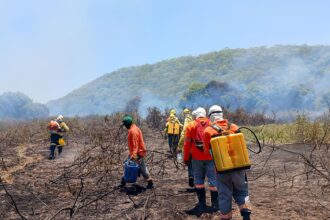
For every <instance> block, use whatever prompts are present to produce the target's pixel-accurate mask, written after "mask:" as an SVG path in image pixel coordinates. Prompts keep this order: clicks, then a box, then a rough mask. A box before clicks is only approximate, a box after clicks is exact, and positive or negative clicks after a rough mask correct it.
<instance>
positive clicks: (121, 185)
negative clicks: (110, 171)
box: [119, 177, 126, 188]
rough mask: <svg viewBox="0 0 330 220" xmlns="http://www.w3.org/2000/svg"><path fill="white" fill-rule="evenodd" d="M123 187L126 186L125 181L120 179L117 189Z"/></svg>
mask: <svg viewBox="0 0 330 220" xmlns="http://www.w3.org/2000/svg"><path fill="white" fill-rule="evenodd" d="M125 186H126V181H125V179H124V177H122V178H121V182H120V185H119V187H120V188H125Z"/></svg>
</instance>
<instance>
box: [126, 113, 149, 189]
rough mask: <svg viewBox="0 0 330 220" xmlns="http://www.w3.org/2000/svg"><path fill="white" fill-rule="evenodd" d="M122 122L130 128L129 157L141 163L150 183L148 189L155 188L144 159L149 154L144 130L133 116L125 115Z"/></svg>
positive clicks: (142, 171)
mask: <svg viewBox="0 0 330 220" xmlns="http://www.w3.org/2000/svg"><path fill="white" fill-rule="evenodd" d="M122 122H123V125H124V126H125V127H126V128H127V130H128V135H127V139H128V150H129V159H130V160H132V161H134V162H136V163H138V164H139V166H140V172H141V175H142V176H143V178H144V179H145V180H146V181H147V183H148V185H147V189H152V188H154V184H153V182H152V179H151V176H150V173H149V170H148V168H147V166H146V164H145V160H144V158H145V156H146V154H147V150H146V147H145V144H144V140H143V136H142V132H141V130H140V128H139V127H138V126H137V125H136V124H135V123H134V122H133V118H132V116H130V115H125V116H124V117H123V119H122ZM125 186H126V181H125V179H124V177H122V179H121V184H120V187H122V188H124V187H125Z"/></svg>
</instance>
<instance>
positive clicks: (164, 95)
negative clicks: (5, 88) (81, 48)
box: [47, 45, 330, 115]
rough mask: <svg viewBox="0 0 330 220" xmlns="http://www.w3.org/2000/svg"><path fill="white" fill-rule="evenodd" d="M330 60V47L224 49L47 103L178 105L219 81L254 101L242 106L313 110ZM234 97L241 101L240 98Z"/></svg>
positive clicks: (74, 108)
mask: <svg viewBox="0 0 330 220" xmlns="http://www.w3.org/2000/svg"><path fill="white" fill-rule="evenodd" d="M329 60H330V46H306V45H302V46H274V47H256V48H249V49H223V50H221V51H219V52H211V53H208V54H203V55H200V56H196V57H193V56H187V57H180V58H176V59H170V60H165V61H161V62H158V63H155V64H152V65H149V64H147V65H142V66H134V67H129V68H122V69H119V70H117V71H114V72H112V73H108V74H105V75H104V76H102V77H100V78H98V79H96V80H94V81H92V82H90V83H88V84H86V85H84V86H82V87H81V88H78V89H76V90H74V91H73V92H71V93H69V94H68V95H66V96H64V97H62V98H60V99H58V100H53V101H50V102H49V103H48V104H47V106H48V107H49V109H50V114H51V115H54V114H58V113H61V114H65V115H89V114H107V113H111V112H115V111H120V110H123V109H124V108H125V105H126V103H127V102H128V101H129V100H131V99H132V98H134V97H136V96H139V97H141V110H143V109H145V108H146V107H148V106H157V107H160V108H164V107H178V106H179V104H180V102H181V103H182V98H183V95H184V94H185V93H187V92H188V91H189V88H190V87H191V86H192V85H193V84H196V83H201V84H204V85H205V84H207V83H209V82H210V81H212V80H216V81H220V82H226V83H228V84H229V85H230V86H231V87H233V88H235V89H236V90H235V91H237V92H238V93H242V94H245V95H247V96H248V100H249V102H248V103H245V104H244V103H242V104H241V106H242V107H248V108H249V109H253V110H257V111H258V110H259V111H262V110H265V109H267V110H272V108H273V107H274V106H281V108H284V109H281V110H289V109H290V108H291V106H296V105H297V103H304V104H303V105H301V106H303V107H304V106H307V107H308V110H312V111H313V110H316V109H319V108H320V107H322V103H325V100H324V98H326V97H328V96H329V95H328V94H330V87H329V85H330V83H329V77H327V76H329V74H330V62H329ZM297 94H298V95H297ZM212 95H213V94H211V96H212ZM283 97H285V98H283ZM297 97H298V98H297ZM228 98H229V99H232V101H234V102H235V101H236V96H233V97H230V96H229V97H228ZM242 99H246V97H245V96H243V97H242ZM251 103H254V104H253V105H251ZM185 104H186V105H190V104H193V103H185ZM220 104H222V103H220ZM246 105H251V106H246ZM286 108H287V109H286Z"/></svg>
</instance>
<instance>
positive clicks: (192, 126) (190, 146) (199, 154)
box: [183, 118, 212, 161]
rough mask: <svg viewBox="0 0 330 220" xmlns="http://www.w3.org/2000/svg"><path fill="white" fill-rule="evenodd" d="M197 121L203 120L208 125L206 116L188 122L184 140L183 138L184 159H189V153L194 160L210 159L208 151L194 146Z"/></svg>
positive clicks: (208, 121)
mask: <svg viewBox="0 0 330 220" xmlns="http://www.w3.org/2000/svg"><path fill="white" fill-rule="evenodd" d="M199 121H201V122H202V121H204V122H205V123H207V124H209V125H210V120H209V119H207V118H197V119H195V120H194V121H192V122H190V123H189V124H188V125H187V128H186V133H185V140H184V147H183V148H184V153H183V155H184V160H185V161H188V160H189V155H190V154H189V153H191V156H192V158H193V159H194V160H212V156H211V154H210V153H209V152H207V153H205V152H203V151H201V150H199V149H198V148H197V147H196V144H195V141H194V140H196V137H197V129H196V128H197V125H198V122H199Z"/></svg>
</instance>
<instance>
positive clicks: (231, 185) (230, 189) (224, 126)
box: [203, 105, 251, 220]
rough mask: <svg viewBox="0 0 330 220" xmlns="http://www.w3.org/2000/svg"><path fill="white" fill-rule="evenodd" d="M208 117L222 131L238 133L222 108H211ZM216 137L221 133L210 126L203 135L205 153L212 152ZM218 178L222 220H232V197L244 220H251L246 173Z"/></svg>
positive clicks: (232, 172) (223, 174)
mask: <svg viewBox="0 0 330 220" xmlns="http://www.w3.org/2000/svg"><path fill="white" fill-rule="evenodd" d="M208 116H209V118H210V120H211V122H212V124H215V125H216V126H217V127H220V128H221V130H222V131H226V132H228V133H230V134H234V133H237V132H238V127H237V125H235V124H233V123H229V122H228V120H226V119H224V118H223V112H222V108H221V107H220V106H218V105H213V106H211V107H210V109H209V112H208ZM215 135H219V132H218V131H217V130H215V129H214V128H213V127H211V126H209V127H207V128H206V129H205V131H204V135H203V137H204V138H203V142H204V152H205V153H208V152H209V151H210V141H211V138H212V137H213V136H215ZM220 135H221V134H220ZM216 176H217V188H218V191H219V208H220V212H221V220H227V219H232V197H234V200H235V202H236V203H237V205H238V206H239V208H240V212H241V215H242V217H243V220H249V219H250V214H251V209H250V207H249V192H248V183H247V178H246V173H245V171H244V170H234V171H227V172H225V173H217V174H216Z"/></svg>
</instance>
